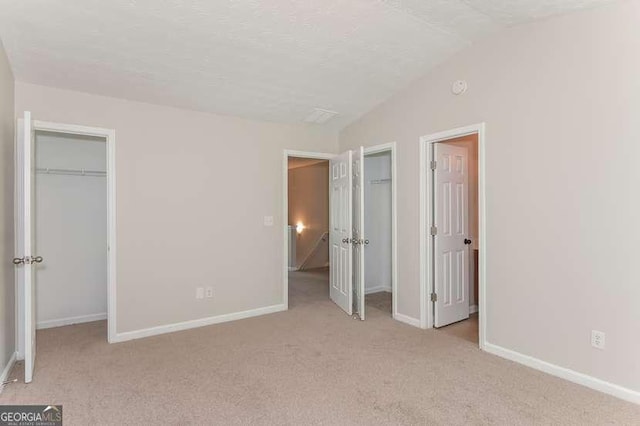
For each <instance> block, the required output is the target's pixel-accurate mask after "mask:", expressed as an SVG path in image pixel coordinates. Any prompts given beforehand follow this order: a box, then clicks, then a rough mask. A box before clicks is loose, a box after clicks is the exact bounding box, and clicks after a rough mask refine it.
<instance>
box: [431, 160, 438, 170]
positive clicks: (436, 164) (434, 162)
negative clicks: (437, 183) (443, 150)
mask: <svg viewBox="0 0 640 426" xmlns="http://www.w3.org/2000/svg"><path fill="white" fill-rule="evenodd" d="M437 166H438V162H437V161H436V160H431V170H435V169H436V168H437Z"/></svg>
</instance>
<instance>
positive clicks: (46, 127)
mask: <svg viewBox="0 0 640 426" xmlns="http://www.w3.org/2000/svg"><path fill="white" fill-rule="evenodd" d="M32 131H33V132H37V131H45V132H53V133H64V134H72V135H82V136H97V137H100V138H104V139H105V143H106V145H107V244H108V250H107V329H108V332H107V341H108V342H109V343H113V342H115V341H116V330H117V328H116V312H117V311H116V277H117V276H116V258H117V256H116V165H115V159H116V157H115V143H116V132H115V130H113V129H104V128H99V127H88V126H81V125H76V124H63V123H53V122H47V121H39V120H33V121H32ZM16 133H17V132H16ZM15 143H16V144H17V143H18V141H17V139H16V141H15ZM16 147H17V145H16ZM16 161H17V159H16ZM17 189H18V188H16V191H17ZM16 196H17V192H16ZM15 204H17V203H15ZM17 212H18V210H17V208H16V211H15V213H16V215H17V214H18V213H17ZM16 217H17V216H16ZM14 222H15V226H17V221H14ZM16 232H17V229H16ZM16 235H17V233H16ZM17 248H18V247H17V242H16V247H15V249H16V255H18V254H17ZM45 262H46V259H45ZM16 275H17V272H16ZM16 278H17V277H16ZM15 282H16V288H15V295H16V296H15V321H16V330H15V331H16V334H15V339H16V342H17V345H16V346H17V350H16V355H17V356H16V358H17V359H24V353H25V342H24V319H23V317H22V314H21V313H22V305H23V303H24V301H23V298H24V292H23V289H21V288H18V281H17V279H16V281H15Z"/></svg>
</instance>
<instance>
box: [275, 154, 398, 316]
mask: <svg viewBox="0 0 640 426" xmlns="http://www.w3.org/2000/svg"><path fill="white" fill-rule="evenodd" d="M292 158H293V159H294V160H293V161H294V162H301V161H303V160H304V161H305V162H307V163H314V162H315V163H321V162H322V161H327V160H328V166H329V168H328V176H327V180H326V181H325V185H326V189H327V190H328V201H329V209H328V220H329V222H328V224H329V228H328V233H327V234H324V233H323V234H322V235H320V233H319V232H316V233H315V237H316V238H317V239H316V240H315V243H314V244H313V245H312V246H313V247H314V248H315V249H316V250H320V249H319V248H320V247H322V250H321V253H322V254H323V255H324V254H325V253H326V254H328V259H326V261H327V262H328V265H329V275H328V283H329V284H328V290H329V297H328V298H329V299H331V301H333V303H335V304H336V305H337V306H339V307H340V308H341V309H342V310H343V311H345V312H346V313H347V314H348V315H354V317H356V318H359V319H361V320H364V319H365V311H366V308H365V303H366V293H367V291H366V286H367V276H366V274H367V271H368V270H369V266H373V269H375V267H376V266H377V265H376V264H375V263H374V262H376V261H377V260H379V259H380V258H381V257H380V256H383V257H384V259H383V260H382V263H384V265H386V266H385V269H384V270H385V279H382V280H380V279H375V278H373V277H375V276H376V273H375V272H373V273H371V272H368V275H369V277H370V280H371V281H372V284H370V285H369V287H370V288H371V290H372V291H370V293H371V294H373V293H383V294H382V295H381V296H380V297H381V299H382V300H381V301H378V302H379V303H376V302H373V301H372V304H374V303H375V304H377V305H378V307H379V308H382V309H380V310H381V311H382V312H385V315H390V316H392V317H393V318H394V319H397V308H396V300H397V298H396V297H395V296H396V289H397V286H396V283H397V269H396V264H397V243H396V241H397V226H396V204H397V203H396V189H395V185H396V181H395V173H396V166H395V165H396V156H395V143H387V144H381V145H376V146H372V147H368V148H366V149H365V148H364V147H360V148H359V149H357V150H353V151H346V152H344V153H342V154H338V155H335V154H324V153H313V152H304V151H290V150H285V151H284V158H283V160H284V161H283V194H285V196H284V197H283V198H284V203H283V213H284V214H283V216H284V223H283V225H284V226H283V228H284V265H283V266H284V268H283V275H284V301H285V303H286V304H287V306H289V305H290V300H289V295H290V294H291V293H292V292H291V278H292V277H296V278H298V276H300V275H302V274H304V273H305V270H304V268H302V270H300V266H303V265H304V261H303V262H302V263H301V262H300V260H297V261H296V262H292V260H291V254H292V252H295V253H296V256H297V255H298V254H299V253H300V250H298V249H296V250H292V247H293V244H297V243H298V241H299V240H298V239H297V237H296V238H294V237H293V235H294V232H296V229H299V230H300V232H301V233H304V232H305V229H306V224H305V223H304V221H303V220H298V219H296V218H294V217H293V216H294V214H293V213H292V212H291V209H290V202H289V198H290V195H291V191H290V186H291V185H292V181H293V179H292V178H290V172H289V166H290V159H292ZM376 162H382V163H381V164H383V166H382V169H381V172H380V173H384V174H385V176H382V174H380V173H378V174H379V176H378V177H377V178H376V177H375V175H374V174H372V173H373V172H372V171H369V173H367V171H366V170H365V165H366V164H367V163H371V164H374V163H376ZM377 167H380V165H377ZM368 174H371V178H370V179H369V180H370V181H372V182H365V180H366V179H368V178H367V177H366V176H367V175H368ZM296 185H299V183H298V184H296ZM368 185H371V186H373V185H376V186H378V185H380V188H383V187H385V186H386V189H384V190H383V191H385V192H384V194H386V197H382V198H379V200H378V203H381V205H384V206H386V209H387V210H388V211H387V213H386V214H385V215H383V216H382V218H381V219H379V220H380V221H381V222H380V224H381V226H383V228H384V231H383V232H381V233H380V236H379V237H378V235H377V234H376V236H375V238H374V240H375V241H372V240H370V239H369V238H368V236H367V230H366V229H365V218H369V220H370V221H371V220H372V218H373V217H374V216H375V213H372V212H373V210H372V209H373V208H374V207H371V206H370V207H367V206H366V205H365V203H366V201H367V200H368V199H370V198H371V197H372V195H371V192H368V194H369V195H368V196H367V195H365V191H366V190H367V186H368ZM369 189H371V188H369ZM375 191H380V189H379V188H376V189H375ZM318 192H320V191H318ZM322 192H323V193H324V190H323V191H322ZM370 201H371V200H370ZM322 209H323V210H324V207H322ZM318 236H319V237H318ZM325 244H326V246H327V248H328V253H327V252H325V251H324V247H325ZM374 245H375V246H381V247H385V248H384V249H383V250H381V252H382V253H383V254H381V255H379V256H378V258H376V257H375V256H374V257H373V258H371V259H370V260H369V261H367V257H371V255H368V254H367V252H368V251H369V248H371V247H374ZM374 251H375V250H374ZM317 253H319V251H316V254H315V255H314V257H316V260H317ZM307 257H308V256H305V257H304V258H305V259H307ZM368 264H369V265H368ZM316 265H317V264H316ZM317 266H318V265H317ZM325 271H326V270H325ZM292 274H293V276H292ZM306 278H310V277H306ZM315 278H316V279H317V278H318V277H317V276H316V277H315ZM326 279H327V278H326V276H325V277H323V278H322V282H323V285H324V282H326ZM376 282H377V284H376ZM323 288H324V287H323ZM385 293H386V294H385ZM323 297H324V296H323ZM370 299H371V298H370ZM373 299H375V297H374V298H373ZM389 306H390V309H389Z"/></svg>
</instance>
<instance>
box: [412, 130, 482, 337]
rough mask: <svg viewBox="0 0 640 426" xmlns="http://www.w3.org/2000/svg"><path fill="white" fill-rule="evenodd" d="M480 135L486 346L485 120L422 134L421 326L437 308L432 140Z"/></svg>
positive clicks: (430, 323)
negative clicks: (432, 229)
mask: <svg viewBox="0 0 640 426" xmlns="http://www.w3.org/2000/svg"><path fill="white" fill-rule="evenodd" d="M473 134H477V135H478V222H479V223H478V238H479V240H480V241H479V245H478V248H479V253H478V255H479V258H478V299H479V300H478V311H479V312H478V320H479V330H478V334H479V335H478V342H479V346H480V349H482V350H485V346H486V336H487V328H486V326H487V325H486V301H487V299H486V292H487V288H486V270H487V268H486V259H487V238H486V234H487V233H486V187H485V123H478V124H473V125H470V126H466V127H459V128H455V129H451V130H446V131H443V132H438V133H433V134H430V135H426V136H423V137H421V138H420V327H421V328H433V323H434V309H433V303H432V302H431V300H430V297H431V293H432V292H433V291H434V284H435V283H434V282H433V276H432V275H433V274H432V267H433V265H432V254H433V239H432V238H431V235H430V232H429V229H430V227H431V225H432V223H433V190H432V188H433V176H432V173H431V168H430V164H431V161H432V160H433V158H432V152H433V150H432V149H431V148H432V144H434V143H436V142H443V141H446V140H449V139H454V138H458V137H462V136H468V135H473Z"/></svg>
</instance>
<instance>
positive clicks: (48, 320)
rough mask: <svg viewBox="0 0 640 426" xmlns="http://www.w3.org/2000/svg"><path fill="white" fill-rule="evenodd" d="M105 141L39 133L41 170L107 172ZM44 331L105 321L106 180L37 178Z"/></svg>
mask: <svg viewBox="0 0 640 426" xmlns="http://www.w3.org/2000/svg"><path fill="white" fill-rule="evenodd" d="M106 165H107V156H106V143H105V140H104V139H100V138H90V137H86V136H73V135H64V134H59V133H58V134H56V133H40V132H38V133H36V167H38V168H51V169H56V168H57V169H72V170H80V169H85V170H98V171H106ZM35 187H36V203H35V213H36V234H35V235H36V252H37V253H38V255H40V256H42V257H43V258H44V262H43V263H41V264H39V265H38V267H37V269H36V286H37V287H36V308H37V309H36V312H37V316H36V320H37V323H38V327H39V328H43V327H50V326H56V325H61V324H64V323H68V322H81V321H82V320H84V321H86V320H92V319H93V320H95V319H99V317H100V316H103V317H105V318H106V312H107V178H106V177H105V176H90V175H87V176H70V175H58V174H43V173H38V174H36V180H35Z"/></svg>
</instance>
